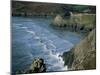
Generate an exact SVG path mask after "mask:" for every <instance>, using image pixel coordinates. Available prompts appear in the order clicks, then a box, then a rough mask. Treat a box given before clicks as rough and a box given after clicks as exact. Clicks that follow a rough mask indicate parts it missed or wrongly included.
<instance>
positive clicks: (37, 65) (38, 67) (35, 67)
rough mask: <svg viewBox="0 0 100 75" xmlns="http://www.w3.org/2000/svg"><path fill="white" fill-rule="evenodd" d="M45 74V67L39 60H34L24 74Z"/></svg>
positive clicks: (42, 61)
mask: <svg viewBox="0 0 100 75" xmlns="http://www.w3.org/2000/svg"><path fill="white" fill-rule="evenodd" d="M41 72H46V65H45V64H44V60H43V59H41V58H38V59H34V60H33V62H32V64H31V65H30V67H29V69H28V70H27V71H26V73H41Z"/></svg>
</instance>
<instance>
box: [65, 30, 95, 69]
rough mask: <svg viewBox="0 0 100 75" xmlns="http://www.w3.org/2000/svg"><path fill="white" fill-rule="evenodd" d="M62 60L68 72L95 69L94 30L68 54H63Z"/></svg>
mask: <svg viewBox="0 0 100 75" xmlns="http://www.w3.org/2000/svg"><path fill="white" fill-rule="evenodd" d="M63 60H64V61H65V65H67V66H68V69H69V70H84V69H85V70H87V69H95V68H96V30H95V29H93V30H92V31H91V32H90V33H89V34H88V36H87V37H86V38H84V39H83V40H82V41H80V43H79V44H77V45H76V46H74V47H73V48H72V49H71V50H70V52H64V53H63Z"/></svg>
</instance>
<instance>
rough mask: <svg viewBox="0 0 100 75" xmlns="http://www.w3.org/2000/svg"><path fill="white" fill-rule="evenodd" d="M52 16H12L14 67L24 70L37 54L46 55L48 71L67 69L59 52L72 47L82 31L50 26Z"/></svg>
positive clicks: (39, 55) (14, 70) (16, 69)
mask: <svg viewBox="0 0 100 75" xmlns="http://www.w3.org/2000/svg"><path fill="white" fill-rule="evenodd" d="M51 21H52V18H50V17H48V18H43V17H12V71H13V72H16V71H18V70H25V69H27V68H28V67H29V65H30V64H31V62H32V60H33V59H34V58H38V57H41V58H43V59H44V61H45V63H46V67H47V71H49V72H50V71H65V70H67V68H65V66H64V61H63V60H62V58H61V57H59V55H61V54H62V53H63V52H65V51H69V50H70V48H72V47H73V46H74V45H75V44H77V43H78V42H79V41H80V40H81V38H82V35H81V34H78V33H75V32H70V31H67V30H66V29H60V28H53V27H52V26H50V23H51Z"/></svg>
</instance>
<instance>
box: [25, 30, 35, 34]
mask: <svg viewBox="0 0 100 75" xmlns="http://www.w3.org/2000/svg"><path fill="white" fill-rule="evenodd" d="M26 32H28V33H30V34H32V35H35V32H33V31H30V30H26Z"/></svg>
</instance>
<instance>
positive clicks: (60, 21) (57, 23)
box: [52, 15, 64, 26]
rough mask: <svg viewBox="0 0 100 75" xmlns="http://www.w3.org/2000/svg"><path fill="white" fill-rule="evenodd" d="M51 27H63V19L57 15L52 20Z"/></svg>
mask: <svg viewBox="0 0 100 75" xmlns="http://www.w3.org/2000/svg"><path fill="white" fill-rule="evenodd" d="M52 24H53V25H55V26H63V25H64V24H63V18H62V17H61V16H60V15H57V16H56V17H55V18H54V20H53V23H52Z"/></svg>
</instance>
